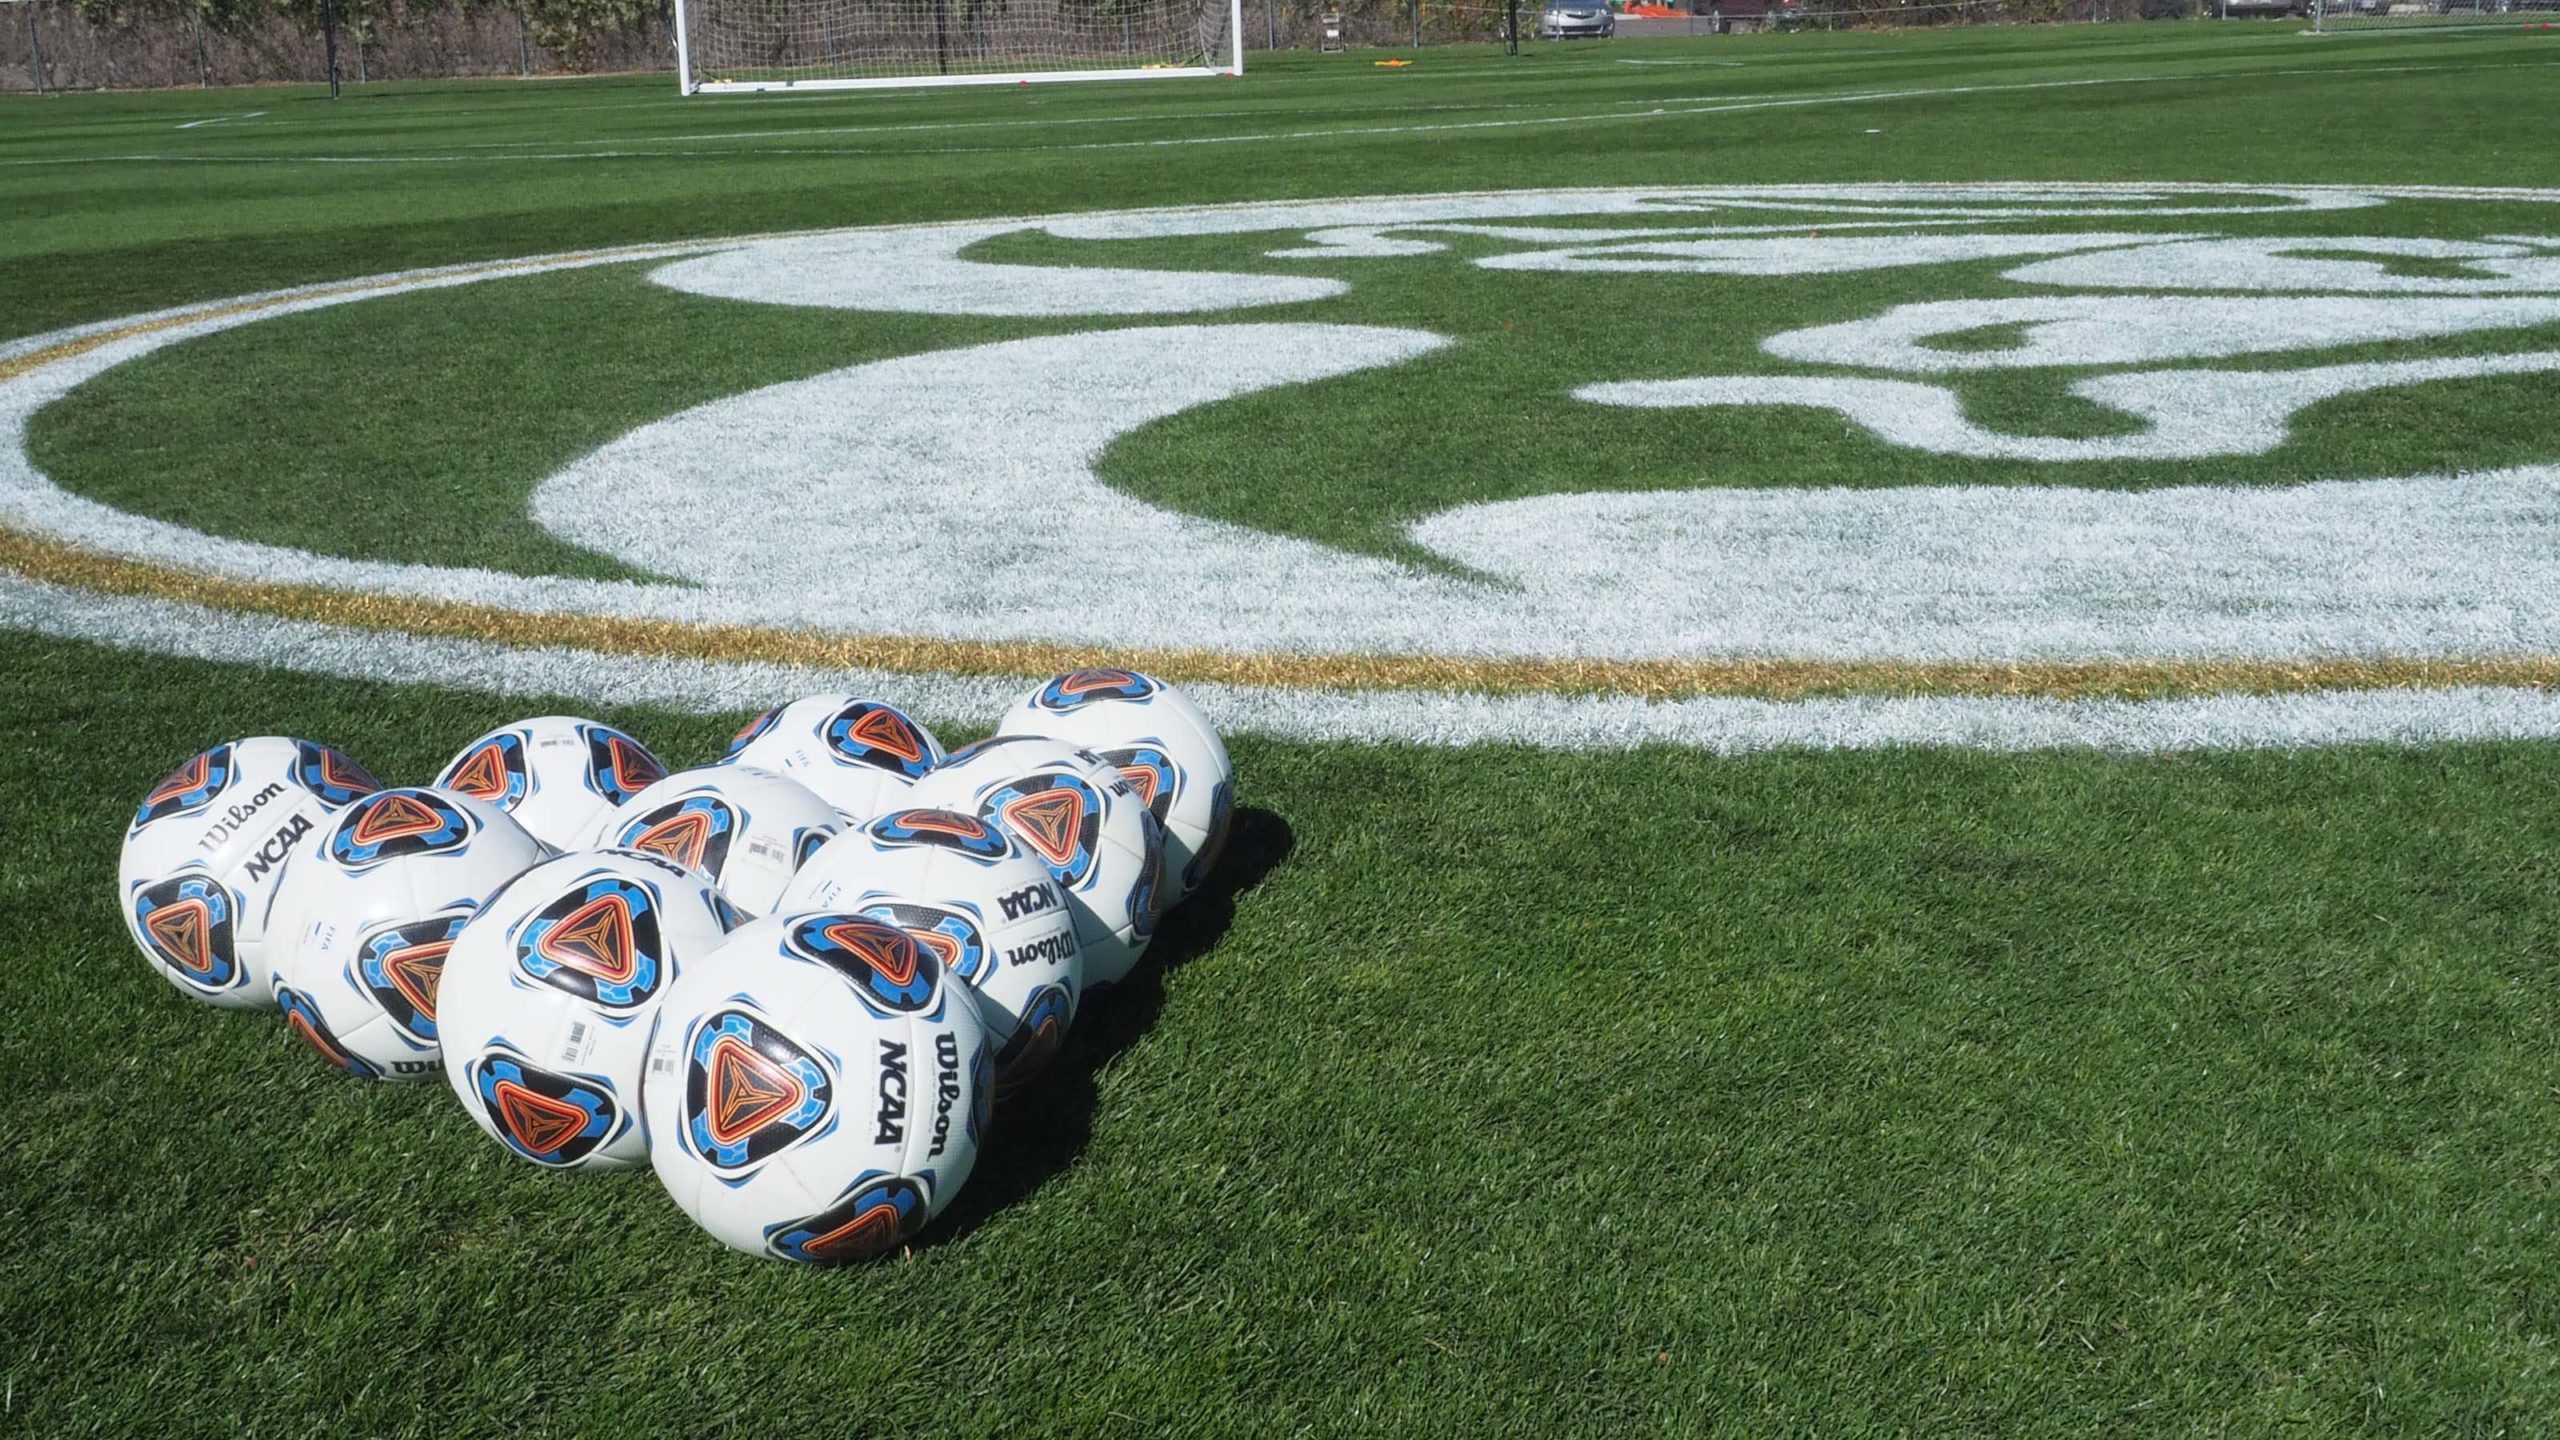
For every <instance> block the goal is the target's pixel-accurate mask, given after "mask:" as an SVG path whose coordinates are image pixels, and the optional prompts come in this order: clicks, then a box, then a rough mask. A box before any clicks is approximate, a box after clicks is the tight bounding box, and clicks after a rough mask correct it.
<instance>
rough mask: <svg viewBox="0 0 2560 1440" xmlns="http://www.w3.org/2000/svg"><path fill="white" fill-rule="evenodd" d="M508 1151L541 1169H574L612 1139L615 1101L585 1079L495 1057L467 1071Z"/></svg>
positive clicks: (481, 1060)
mask: <svg viewBox="0 0 2560 1440" xmlns="http://www.w3.org/2000/svg"><path fill="white" fill-rule="evenodd" d="M466 1069H467V1071H468V1074H467V1076H466V1078H467V1079H468V1080H469V1081H470V1084H471V1088H472V1091H473V1093H475V1094H477V1095H478V1096H479V1097H480V1104H481V1106H482V1107H483V1108H484V1109H486V1110H487V1112H488V1114H489V1119H490V1121H491V1122H492V1124H494V1125H495V1127H496V1129H497V1132H498V1138H499V1139H500V1140H502V1141H504V1142H506V1145H507V1148H508V1149H510V1150H513V1151H515V1152H516V1153H517V1154H519V1155H522V1156H523V1157H525V1158H526V1159H528V1160H531V1161H533V1162H534V1163H535V1164H537V1165H575V1164H577V1163H578V1162H579V1161H581V1160H584V1159H585V1158H587V1156H589V1155H591V1154H593V1153H595V1150H596V1148H597V1147H598V1146H600V1145H602V1144H604V1143H605V1141H606V1140H608V1139H610V1138H612V1136H613V1132H614V1122H615V1120H616V1117H617V1111H616V1110H615V1107H614V1103H613V1099H612V1097H611V1096H609V1095H607V1094H605V1093H604V1091H602V1090H600V1089H598V1088H596V1087H595V1086H593V1085H590V1084H588V1083H586V1082H585V1081H583V1080H578V1079H575V1078H573V1077H571V1076H567V1075H558V1074H554V1073H552V1072H551V1071H548V1070H543V1069H540V1068H537V1067H535V1066H532V1065H528V1064H526V1063H525V1062H524V1060H523V1059H522V1058H521V1057H519V1056H515V1055H510V1054H505V1053H492V1054H488V1055H484V1056H481V1057H480V1058H478V1059H476V1060H474V1061H472V1062H471V1064H470V1065H469V1066H468V1067H466Z"/></svg>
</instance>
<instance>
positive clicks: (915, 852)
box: [781, 810, 1084, 1090]
mask: <svg viewBox="0 0 2560 1440" xmlns="http://www.w3.org/2000/svg"><path fill="white" fill-rule="evenodd" d="M781 908H782V911H783V912H784V913H785V914H789V913H793V912H796V911H802V910H839V911H851V912H853V913H855V914H860V915H866V916H869V917H870V918H871V919H874V920H878V921H882V922H884V923H886V924H890V925H895V926H897V927H898V928H899V929H901V930H904V931H906V932H907V933H908V934H909V935H912V936H914V937H915V938H916V940H917V942H918V943H920V944H922V945H923V946H924V948H925V949H926V950H927V951H929V952H931V953H932V955H933V957H934V958H935V959H936V960H939V961H941V962H942V968H943V971H944V973H946V974H949V975H954V976H957V977H959V978H960V979H962V980H965V981H967V982H968V984H969V988H970V989H971V990H973V991H974V992H976V994H977V997H978V1011H979V1013H980V1014H981V1015H982V1016H983V1017H984V1018H985V1020H986V1022H987V1035H988V1038H989V1039H991V1040H993V1041H994V1042H995V1047H996V1085H997V1088H998V1089H999V1090H1012V1089H1014V1088H1015V1087H1017V1086H1019V1085H1020V1084H1021V1083H1022V1082H1023V1081H1025V1080H1027V1079H1029V1078H1031V1077H1032V1076H1033V1075H1035V1074H1038V1073H1039V1072H1040V1071H1041V1070H1042V1069H1043V1068H1045V1067H1046V1066H1047V1065H1048V1063H1049V1062H1050V1061H1051V1060H1053V1059H1055V1058H1057V1054H1058V1047H1059V1046H1060V1045H1062V1044H1063V1043H1065V1040H1066V1038H1067V1027H1068V1026H1070V1025H1072V1024H1074V1023H1075V1018H1076V998H1077V996H1078V994H1079V993H1080V992H1081V991H1082V990H1083V989H1084V960H1083V957H1082V955H1081V954H1080V953H1079V952H1078V951H1077V949H1076V923H1075V915H1074V912H1073V911H1071V910H1070V909H1068V907H1067V897H1066V892H1065V891H1063V890H1061V889H1060V888H1059V887H1058V882H1057V881H1056V880H1055V879H1053V878H1051V876H1050V874H1049V868H1048V867H1047V866H1046V865H1043V864H1041V863H1040V862H1039V861H1038V860H1037V859H1035V858H1033V857H1032V855H1031V853H1030V852H1029V851H1028V850H1025V849H1024V848H1022V846H1021V845H1020V844H1019V843H1018V842H1016V841H1015V840H1014V839H1013V837H1012V836H1010V835H1008V834H1007V833H1006V832H1005V831H1004V830H1003V829H1001V828H999V827H997V826H994V825H990V824H988V823H987V822H986V821H984V820H980V819H977V818H976V817H974V816H969V815H962V814H960V813H958V812H956V811H951V810H892V811H890V812H889V813H888V814H886V815H882V816H880V817H878V818H876V819H874V820H873V821H872V822H871V823H870V824H868V825H863V826H860V827H858V828H856V829H852V830H847V831H846V832H844V833H843V834H841V835H839V836H837V837H836V838H834V839H833V840H830V841H828V842H827V843H826V844H825V845H823V846H821V847H820V848H819V850H818V853H817V854H815V855H812V856H810V857H809V863H808V864H806V865H803V866H801V867H800V873H799V874H798V875H795V876H793V877H792V880H791V888H789V889H787V890H785V891H783V892H782V906H781Z"/></svg>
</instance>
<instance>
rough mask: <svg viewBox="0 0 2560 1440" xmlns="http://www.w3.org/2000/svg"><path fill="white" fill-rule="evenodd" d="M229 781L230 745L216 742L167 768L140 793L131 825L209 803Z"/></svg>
mask: <svg viewBox="0 0 2560 1440" xmlns="http://www.w3.org/2000/svg"><path fill="white" fill-rule="evenodd" d="M230 783H231V747H230V746H228V745H216V746H214V747H213V748H212V749H210V750H207V751H205V752H204V753H203V754H201V755H197V756H195V757H193V758H191V759H189V760H188V761H187V763H186V764H184V765H181V766H179V767H178V768H177V769H175V770H172V771H170V772H169V773H168V774H167V775H164V776H162V777H161V779H160V783H159V784H157V785H154V786H152V787H151V793H150V794H148V795H145V796H143V797H142V806H141V808H140V809H138V810H136V811H134V812H133V828H134V829H136V830H139V829H141V828H142V827H143V826H145V825H148V824H150V823H151V822H152V821H154V820H157V819H159V818H160V817H161V816H163V815H176V814H179V813H181V812H183V811H187V810H193V809H195V808H196V807H197V806H199V805H204V804H208V803H210V802H211V801H212V799H213V797H214V796H216V795H219V794H221V793H222V791H223V788H224V787H225V786H228V785H229V784H230Z"/></svg>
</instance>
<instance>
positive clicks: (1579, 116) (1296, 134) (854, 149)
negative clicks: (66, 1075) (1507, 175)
mask: <svg viewBox="0 0 2560 1440" xmlns="http://www.w3.org/2000/svg"><path fill="white" fill-rule="evenodd" d="M2553 67H2560V60H2536V61H2526V62H2524V63H2522V64H2517V65H2389V66H2360V67H2358V68H2355V69H2352V70H2337V69H2327V68H2319V69H2285V70H2245V71H2243V70H2235V71H2229V72H2226V73H2223V74H2218V75H2119V76H2105V77H2099V78H2094V79H2086V80H2030V81H2020V82H2017V83H2013V84H2005V85H1941V86H1924V87H1915V88H1911V89H1902V90H1864V91H1852V92H1847V93H1842V94H1834V95H1803V96H1785V97H1770V98H1765V99H1756V100H1723V101H1717V102H1715V103H1713V104H1707V105H1681V106H1671V105H1660V106H1656V107H1655V108H1653V109H1651V110H1637V111H1630V110H1624V109H1619V110H1602V111H1593V110H1578V111H1574V112H1572V113H1569V114H1558V115H1541V116H1521V117H1519V118H1516V119H1504V120H1463V121H1450V122H1446V123H1439V124H1424V125H1371V126H1334V127H1329V128H1325V129H1313V130H1269V131H1258V132H1252V133H1247V134H1241V135H1181V136H1172V137H1166V138H1160V139H1153V140H1090V141H1082V142H1078V143H1076V144H1071V145H1007V146H991V145H977V146H940V147H936V148H933V149H929V150H919V149H915V148H912V147H900V148H898V149H895V150H884V149H875V148H866V147H859V146H834V147H816V146H807V147H791V146H753V147H747V148H745V149H740V148H734V147H733V148H730V149H725V150H673V149H644V148H632V149H622V150H568V151H543V152H537V153H533V154H524V155H507V154H493V153H487V152H483V153H478V154H463V155H176V154H153V153H140V154H126V155H81V156H55V157H47V158H38V159H17V160H7V161H0V165H7V166H27V165H103V164H115V163H133V164H209V165H210V164H223V165H454V164H475V163H482V162H487V161H492V160H511V161H558V160H692V159H736V158H738V157H740V156H741V155H746V154H757V155H791V156H824V155H846V156H859V155H897V156H901V157H906V156H915V155H991V154H992V155H1006V154H1038V153H1050V152H1061V153H1071V152H1078V151H1096V150H1150V149H1168V148H1172V147H1176V146H1184V145H1250V144H1271V143H1290V142H1302V141H1307V140H1326V139H1348V138H1352V137H1357V136H1368V135H1428V134H1451V133H1456V132H1460V131H1469V130H1518V129H1528V128H1531V127H1535V126H1545V125H1581V124H1588V123H1591V122H1594V121H1601V120H1653V119H1672V118H1678V117H1683V116H1691V115H1728V114H1734V113H1738V112H1743V111H1756V110H1800V109H1812V108H1818V107H1822V106H1831V105H1867V104H1880V103H1886V102H1890V101H1895V100H1927V99H1941V98H1945V97H1949V96H1957V95H2002V94H2021V93H2027V92H2035V91H2050V90H2078V89H2090V88H2094V87H2098V86H2108V85H2164V84H2201V83H2206V82H2211V81H2221V80H2248V79H2263V78H2265V77H2266V76H2269V75H2296V76H2308V77H2313V78H2333V77H2347V78H2352V77H2356V76H2363V75H2375V74H2398V73H2408V72H2415V71H2434V70H2460V71H2464V72H2468V73H2478V72H2481V71H2489V70H2530V69H2550V68H2553ZM1635 103H1639V104H1640V103H1642V102H1635ZM1181 118H1183V117H1180V116H1169V117H1167V120H1168V123H1171V122H1172V121H1175V120H1179V119H1181ZM843 128H844V129H845V130H846V131H859V130H862V129H868V128H870V127H843ZM768 133H770V132H768ZM813 133H823V132H813ZM670 138H671V139H673V140H675V141H677V142H679V143H681V142H683V141H685V139H686V137H682V136H676V137H670ZM662 143H663V142H662Z"/></svg>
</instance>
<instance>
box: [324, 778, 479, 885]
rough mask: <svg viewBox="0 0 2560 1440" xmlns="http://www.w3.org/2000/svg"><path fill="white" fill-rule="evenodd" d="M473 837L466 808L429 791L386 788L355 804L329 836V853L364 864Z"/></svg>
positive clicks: (350, 862) (454, 845)
mask: <svg viewBox="0 0 2560 1440" xmlns="http://www.w3.org/2000/svg"><path fill="white" fill-rule="evenodd" d="M470 838H471V819H470V817H469V816H467V815H465V814H464V813H463V812H462V810H461V809H460V807H458V806H455V805H453V804H452V803H450V802H448V801H446V800H443V799H441V798H439V797H437V796H434V795H431V794H429V793H427V792H426V791H423V790H384V791H382V792H380V793H378V794H374V795H368V796H366V797H365V798H364V799H362V800H359V801H357V802H356V803H355V805H354V807H353V808H351V809H349V810H348V811H347V813H346V816H345V818H343V819H341V820H340V821H339V822H338V828H337V829H336V830H334V831H332V832H330V835H329V856H330V858H331V859H333V860H336V861H337V862H338V863H339V864H341V865H345V866H348V867H350V868H361V867H364V866H368V865H375V864H379V863H381V862H382V861H385V860H391V859H396V858H398V857H399V856H402V855H423V854H428V853H431V852H434V851H438V850H451V849H455V848H457V847H459V846H461V845H462V844H463V843H464V842H465V841H467V840H469V839H470Z"/></svg>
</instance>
